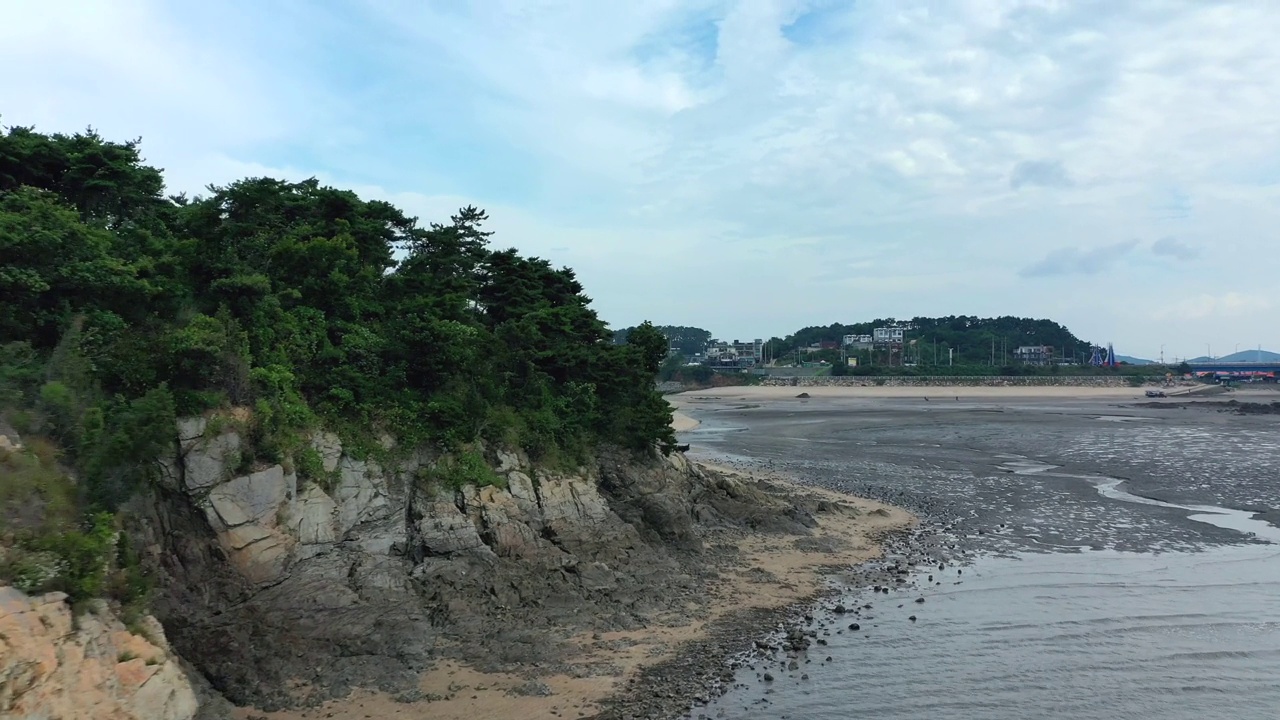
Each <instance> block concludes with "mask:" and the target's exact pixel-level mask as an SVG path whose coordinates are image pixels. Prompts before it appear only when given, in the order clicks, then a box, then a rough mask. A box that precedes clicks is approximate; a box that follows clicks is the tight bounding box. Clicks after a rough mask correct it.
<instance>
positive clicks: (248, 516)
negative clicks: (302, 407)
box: [134, 418, 803, 709]
mask: <svg viewBox="0 0 1280 720" xmlns="http://www.w3.org/2000/svg"><path fill="white" fill-rule="evenodd" d="M179 437H180V441H179V447H178V452H177V453H176V455H175V457H173V458H171V459H169V460H168V461H166V463H165V467H166V473H165V475H166V481H165V483H164V486H163V487H162V488H159V489H158V490H157V491H156V493H155V494H154V495H153V496H151V497H150V498H148V499H147V500H146V501H145V502H140V504H139V507H137V508H135V510H136V511H137V512H136V513H135V514H136V515H137V516H139V517H141V518H143V519H142V521H141V522H140V523H139V526H138V527H137V528H134V530H135V532H136V534H138V535H140V536H141V539H142V540H143V542H142V543H140V546H142V547H145V548H146V550H147V552H148V553H149V554H150V556H151V557H152V559H153V561H154V564H155V565H157V566H159V567H161V568H162V572H163V574H164V575H166V577H165V578H163V580H162V587H163V588H164V591H163V592H164V594H163V596H162V597H160V598H158V599H157V601H156V612H157V616H158V617H160V619H161V620H162V621H163V622H164V623H165V626H166V628H168V630H169V633H170V637H171V638H172V641H173V643H174V646H175V648H176V649H177V651H178V652H179V653H180V654H181V655H182V656H183V657H184V658H186V659H188V660H189V661H191V662H192V663H193V664H195V665H196V666H197V667H198V668H199V669H200V670H201V671H202V672H203V673H204V674H205V675H206V676H207V677H208V678H209V680H210V681H211V682H212V683H213V685H214V686H215V687H216V688H217V689H219V690H220V691H222V692H223V693H225V694H226V696H227V697H228V698H229V699H231V700H232V701H234V702H236V703H238V704H254V705H256V706H258V707H261V708H263V709H272V708H278V707H283V706H287V705H293V704H297V703H307V702H311V701H315V700H320V699H324V698H328V697H332V696H336V695H342V694H345V693H346V692H347V691H348V690H350V689H351V688H352V687H355V686H365V687H377V688H381V689H384V690H388V691H391V692H397V693H399V692H404V691H406V690H407V689H409V688H412V687H413V686H414V682H415V681H416V679H417V677H418V676H419V674H420V672H421V671H422V670H423V669H425V668H426V667H427V666H429V665H430V663H432V662H433V661H434V660H435V659H438V658H440V657H445V656H449V657H455V658H460V659H463V660H466V661H467V662H470V663H472V664H473V665H475V666H477V667H478V668H479V669H489V670H498V669H504V670H510V669H520V668H528V667H531V666H542V667H545V666H548V665H551V664H554V663H555V662H556V658H557V654H556V647H555V642H552V641H549V640H548V636H547V634H546V633H545V629H547V628H551V627H576V628H579V629H597V630H612V629H624V628H629V627H633V626H635V625H637V624H638V623H640V622H642V621H643V620H642V619H643V618H646V617H651V616H652V615H653V614H654V613H658V612H665V611H679V610H681V609H682V608H684V607H686V606H687V604H688V601H689V598H690V596H691V594H693V593H695V592H696V589H695V588H696V587H697V583H696V581H695V578H693V577H690V575H689V574H688V573H687V572H686V570H685V569H684V567H685V565H684V564H682V563H681V562H680V558H681V557H682V556H687V555H689V554H691V553H696V552H697V551H698V550H699V548H700V540H699V539H698V532H697V524H698V523H715V522H742V521H743V520H744V519H750V520H751V522H753V523H754V522H760V523H768V522H773V523H782V524H789V523H790V524H795V523H796V522H797V520H799V521H801V522H802V521H803V518H794V517H791V516H790V515H787V514H785V513H777V512H776V511H777V508H771V507H770V505H769V503H768V502H766V501H764V500H763V499H762V498H760V497H754V496H750V497H749V495H750V494H751V491H750V490H748V489H747V488H745V487H741V486H737V485H736V484H735V483H733V482H732V481H729V480H726V479H724V478H718V477H717V478H713V477H708V476H706V475H703V474H702V473H701V472H699V471H697V470H695V469H692V468H690V467H689V466H688V465H687V464H686V463H685V461H684V459H683V458H682V457H681V456H679V455H675V456H672V457H671V458H662V457H661V456H659V455H657V454H653V455H644V456H635V455H629V454H628V455H622V454H618V455H609V454H605V455H604V456H603V457H602V459H601V461H600V462H599V463H598V465H597V466H594V467H590V468H583V469H581V470H580V471H579V472H577V473H574V474H557V473H549V472H546V471H542V470H539V469H536V468H534V467H532V466H531V465H530V463H529V462H528V461H527V459H526V458H524V457H523V456H521V455H519V454H515V453H507V452H497V453H494V454H493V456H492V458H493V464H494V466H495V470H496V471H497V472H498V474H499V475H500V476H501V477H502V478H503V479H505V481H506V485H507V487H506V488H500V487H496V486H486V487H474V486H464V487H462V488H461V489H458V490H453V489H443V488H431V487H428V486H424V484H423V483H421V482H420V481H417V480H416V479H415V478H416V477H417V475H418V471H419V469H421V468H422V467H423V466H424V464H425V463H426V462H427V458H425V457H423V456H421V455H420V454H414V453H406V454H403V459H401V460H399V461H397V462H394V463H390V462H389V463H387V464H386V465H383V464H380V463H378V462H375V461H373V460H367V459H366V460H361V459H355V458H353V457H351V456H349V455H348V454H346V453H345V452H344V450H343V448H342V445H341V443H340V442H339V440H338V438H337V437H336V436H334V435H331V434H327V433H321V434H317V435H316V436H315V437H314V438H312V443H313V447H314V448H315V449H316V450H317V451H318V452H319V454H320V456H321V457H322V458H323V462H324V470H325V471H326V472H327V473H328V474H329V477H330V478H331V481H329V482H326V483H325V484H326V486H327V487H321V486H320V485H317V484H314V483H306V482H299V480H298V478H297V477H296V476H295V475H294V474H292V473H289V472H286V469H285V468H284V467H283V466H280V465H275V466H271V467H267V468H260V469H257V470H256V471H254V472H251V473H248V474H242V475H236V474H235V473H234V472H233V471H232V468H233V467H235V466H236V465H237V464H238V458H239V452H238V451H239V446H240V438H239V437H238V436H237V435H236V434H235V433H234V432H232V431H222V432H213V431H211V429H210V426H209V424H208V423H207V422H206V421H205V420H204V419H203V418H193V419H187V420H183V421H181V422H180V423H179ZM788 512H791V511H788Z"/></svg>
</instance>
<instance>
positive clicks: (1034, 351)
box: [1013, 345, 1053, 365]
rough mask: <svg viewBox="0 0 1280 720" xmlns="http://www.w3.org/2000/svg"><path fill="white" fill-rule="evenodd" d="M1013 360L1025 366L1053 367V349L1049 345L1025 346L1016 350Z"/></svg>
mask: <svg viewBox="0 0 1280 720" xmlns="http://www.w3.org/2000/svg"><path fill="white" fill-rule="evenodd" d="M1013 359H1014V360H1016V361H1017V362H1020V363H1022V364H1023V365H1052V364H1053V348H1052V347H1051V346H1049V345H1023V346H1021V347H1018V348H1014V350H1013Z"/></svg>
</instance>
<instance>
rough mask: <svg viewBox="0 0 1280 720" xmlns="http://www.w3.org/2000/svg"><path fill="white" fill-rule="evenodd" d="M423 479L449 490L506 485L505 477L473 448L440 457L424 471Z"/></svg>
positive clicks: (501, 486) (504, 486) (503, 486)
mask: <svg viewBox="0 0 1280 720" xmlns="http://www.w3.org/2000/svg"><path fill="white" fill-rule="evenodd" d="M424 479H426V480H427V481H428V482H429V483H430V484H432V485H434V486H436V487H439V488H445V489H449V490H460V489H462V488H463V487H464V486H467V485H474V486H476V487H485V486H488V485H492V486H496V487H500V488H504V489H505V488H506V487H507V479H506V478H505V477H503V476H501V475H499V474H498V473H496V472H494V471H493V468H491V467H489V464H488V463H487V462H485V460H484V458H483V457H482V456H481V455H480V453H478V452H476V451H475V450H464V451H462V452H459V453H457V454H455V455H450V456H446V457H443V458H441V459H440V460H439V461H437V462H436V464H435V467H433V468H430V469H429V470H427V471H426V472H425V473H424Z"/></svg>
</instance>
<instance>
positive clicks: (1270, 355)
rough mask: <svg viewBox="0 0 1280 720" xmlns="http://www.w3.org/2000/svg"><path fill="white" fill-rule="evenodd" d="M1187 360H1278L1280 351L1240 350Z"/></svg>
mask: <svg viewBox="0 0 1280 720" xmlns="http://www.w3.org/2000/svg"><path fill="white" fill-rule="evenodd" d="M1187 362H1189V363H1204V362H1280V353H1274V352H1271V351H1270V350H1241V351H1240V352H1238V353H1231V354H1230V355H1223V356H1222V357H1215V358H1209V357H1204V356H1201V357H1198V358H1192V359H1190V360H1188V361H1187Z"/></svg>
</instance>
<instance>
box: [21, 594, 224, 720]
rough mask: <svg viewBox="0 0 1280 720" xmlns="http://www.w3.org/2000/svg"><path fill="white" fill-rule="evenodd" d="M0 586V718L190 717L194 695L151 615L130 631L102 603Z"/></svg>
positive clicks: (144, 719)
mask: <svg viewBox="0 0 1280 720" xmlns="http://www.w3.org/2000/svg"><path fill="white" fill-rule="evenodd" d="M65 600H66V596H65V595H63V594H62V593H50V594H48V595H42V596H37V597H28V596H26V595H24V594H23V593H21V592H19V591H18V590H15V589H14V588H11V587H0V717H5V718H23V719H24V720H27V719H30V720H44V719H52V718H63V719H64V720H72V719H74V718H86V719H87V718H94V719H95V720H191V718H193V717H195V716H196V712H197V709H198V703H197V700H196V693H195V691H194V690H193V688H192V685H191V683H190V682H188V679H187V675H186V674H185V673H184V672H183V670H182V668H180V667H179V665H178V662H177V660H176V659H175V658H174V657H173V655H172V653H171V651H170V650H169V645H168V641H167V640H166V639H165V633H164V630H163V629H162V628H161V626H160V623H158V622H156V621H155V619H154V618H151V617H147V618H144V619H143V621H142V622H141V627H139V628H136V629H137V630H138V632H130V631H129V630H127V629H125V627H124V625H122V624H120V622H119V620H117V619H115V617H114V616H113V615H112V614H111V613H110V611H109V610H108V609H107V607H106V604H105V603H101V602H99V603H97V604H91V605H92V606H91V607H90V608H89V609H88V611H87V612H83V613H80V614H78V615H76V616H74V617H73V615H72V610H71V606H70V605H68V604H67V603H66V601H65Z"/></svg>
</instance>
